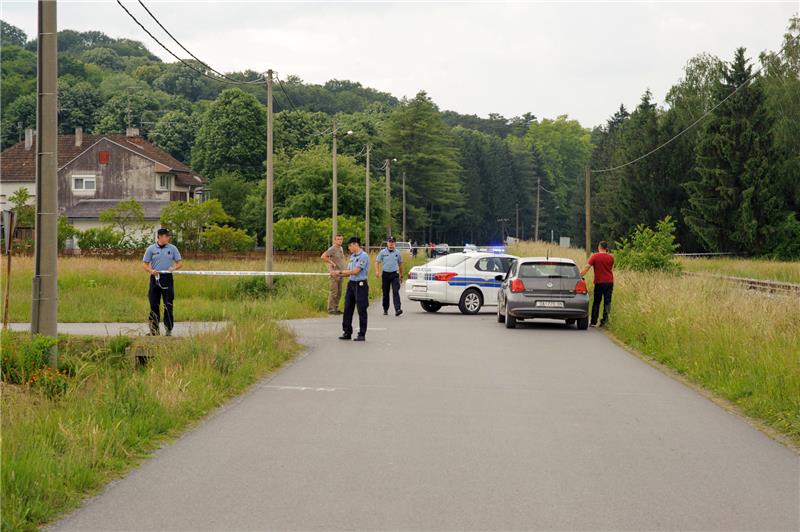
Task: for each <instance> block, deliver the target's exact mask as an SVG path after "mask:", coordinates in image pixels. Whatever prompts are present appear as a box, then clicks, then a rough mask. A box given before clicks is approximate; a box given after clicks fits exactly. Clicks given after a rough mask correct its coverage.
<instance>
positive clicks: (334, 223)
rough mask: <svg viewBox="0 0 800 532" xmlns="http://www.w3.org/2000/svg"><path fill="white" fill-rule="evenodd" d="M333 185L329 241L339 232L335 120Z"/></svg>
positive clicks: (334, 125) (334, 124) (334, 131)
mask: <svg viewBox="0 0 800 532" xmlns="http://www.w3.org/2000/svg"><path fill="white" fill-rule="evenodd" d="M332 151H333V184H332V185H331V187H332V190H333V193H332V194H331V196H332V198H333V200H332V202H333V210H332V211H331V227H332V228H333V235H331V240H332V239H333V238H334V237H336V233H337V232H338V231H339V220H338V218H339V212H338V211H339V208H338V207H339V197H338V194H337V192H338V189H339V182H338V181H337V177H336V119H334V120H333V150H332Z"/></svg>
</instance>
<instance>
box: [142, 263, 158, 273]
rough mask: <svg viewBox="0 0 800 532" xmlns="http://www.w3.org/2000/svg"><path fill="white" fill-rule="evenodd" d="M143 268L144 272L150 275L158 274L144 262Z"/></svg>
mask: <svg viewBox="0 0 800 532" xmlns="http://www.w3.org/2000/svg"><path fill="white" fill-rule="evenodd" d="M142 266H143V267H144V271H146V272H147V273H149V274H150V275H153V274H154V273H156V271H155V270H154V269H153V267H152V266H150V263H149V262H143V263H142Z"/></svg>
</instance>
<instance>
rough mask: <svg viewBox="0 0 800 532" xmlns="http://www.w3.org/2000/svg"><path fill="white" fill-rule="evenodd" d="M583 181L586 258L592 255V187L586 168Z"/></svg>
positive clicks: (590, 172) (590, 177) (589, 172)
mask: <svg viewBox="0 0 800 532" xmlns="http://www.w3.org/2000/svg"><path fill="white" fill-rule="evenodd" d="M584 176H585V177H584V180H583V194H584V196H585V198H584V202H585V208H586V256H587V257H588V256H589V255H591V254H592V192H591V190H592V187H591V184H590V183H591V179H592V169H591V168H589V167H588V166H587V167H586V173H585V174H584Z"/></svg>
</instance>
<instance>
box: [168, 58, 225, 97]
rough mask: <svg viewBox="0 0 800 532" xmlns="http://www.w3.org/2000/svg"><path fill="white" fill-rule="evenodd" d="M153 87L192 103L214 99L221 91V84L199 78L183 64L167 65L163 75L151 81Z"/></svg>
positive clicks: (190, 62) (194, 63)
mask: <svg viewBox="0 0 800 532" xmlns="http://www.w3.org/2000/svg"><path fill="white" fill-rule="evenodd" d="M187 62H188V63H189V64H192V65H193V66H194V67H195V68H196V69H199V70H205V67H204V66H202V65H200V64H199V63H197V62H195V61H187ZM153 87H154V88H156V89H160V90H163V91H165V92H168V93H170V94H177V95H180V96H183V97H185V98H186V99H188V100H190V101H193V102H194V101H197V100H199V99H200V98H206V99H210V98H214V97H215V96H217V94H219V92H220V90H222V87H223V84H222V83H221V82H219V81H214V80H212V79H209V78H207V77H205V76H201V75H200V74H199V73H197V71H196V70H193V69H191V68H189V67H188V66H186V65H184V64H183V63H172V64H170V65H167V66H166V67H165V69H164V71H163V73H162V74H161V75H160V76H159V77H158V78H156V79H155V80H153Z"/></svg>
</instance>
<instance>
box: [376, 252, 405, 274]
mask: <svg viewBox="0 0 800 532" xmlns="http://www.w3.org/2000/svg"><path fill="white" fill-rule="evenodd" d="M375 260H376V261H378V262H382V263H383V271H385V272H387V273H393V272H396V271H397V270H398V269H399V268H400V265H401V264H403V257H402V256H401V255H400V252H399V251H397V248H395V249H394V250H392V251H389V249H388V248H383V249H382V250H381V251H380V252H379V253H378V258H376V259H375Z"/></svg>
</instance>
